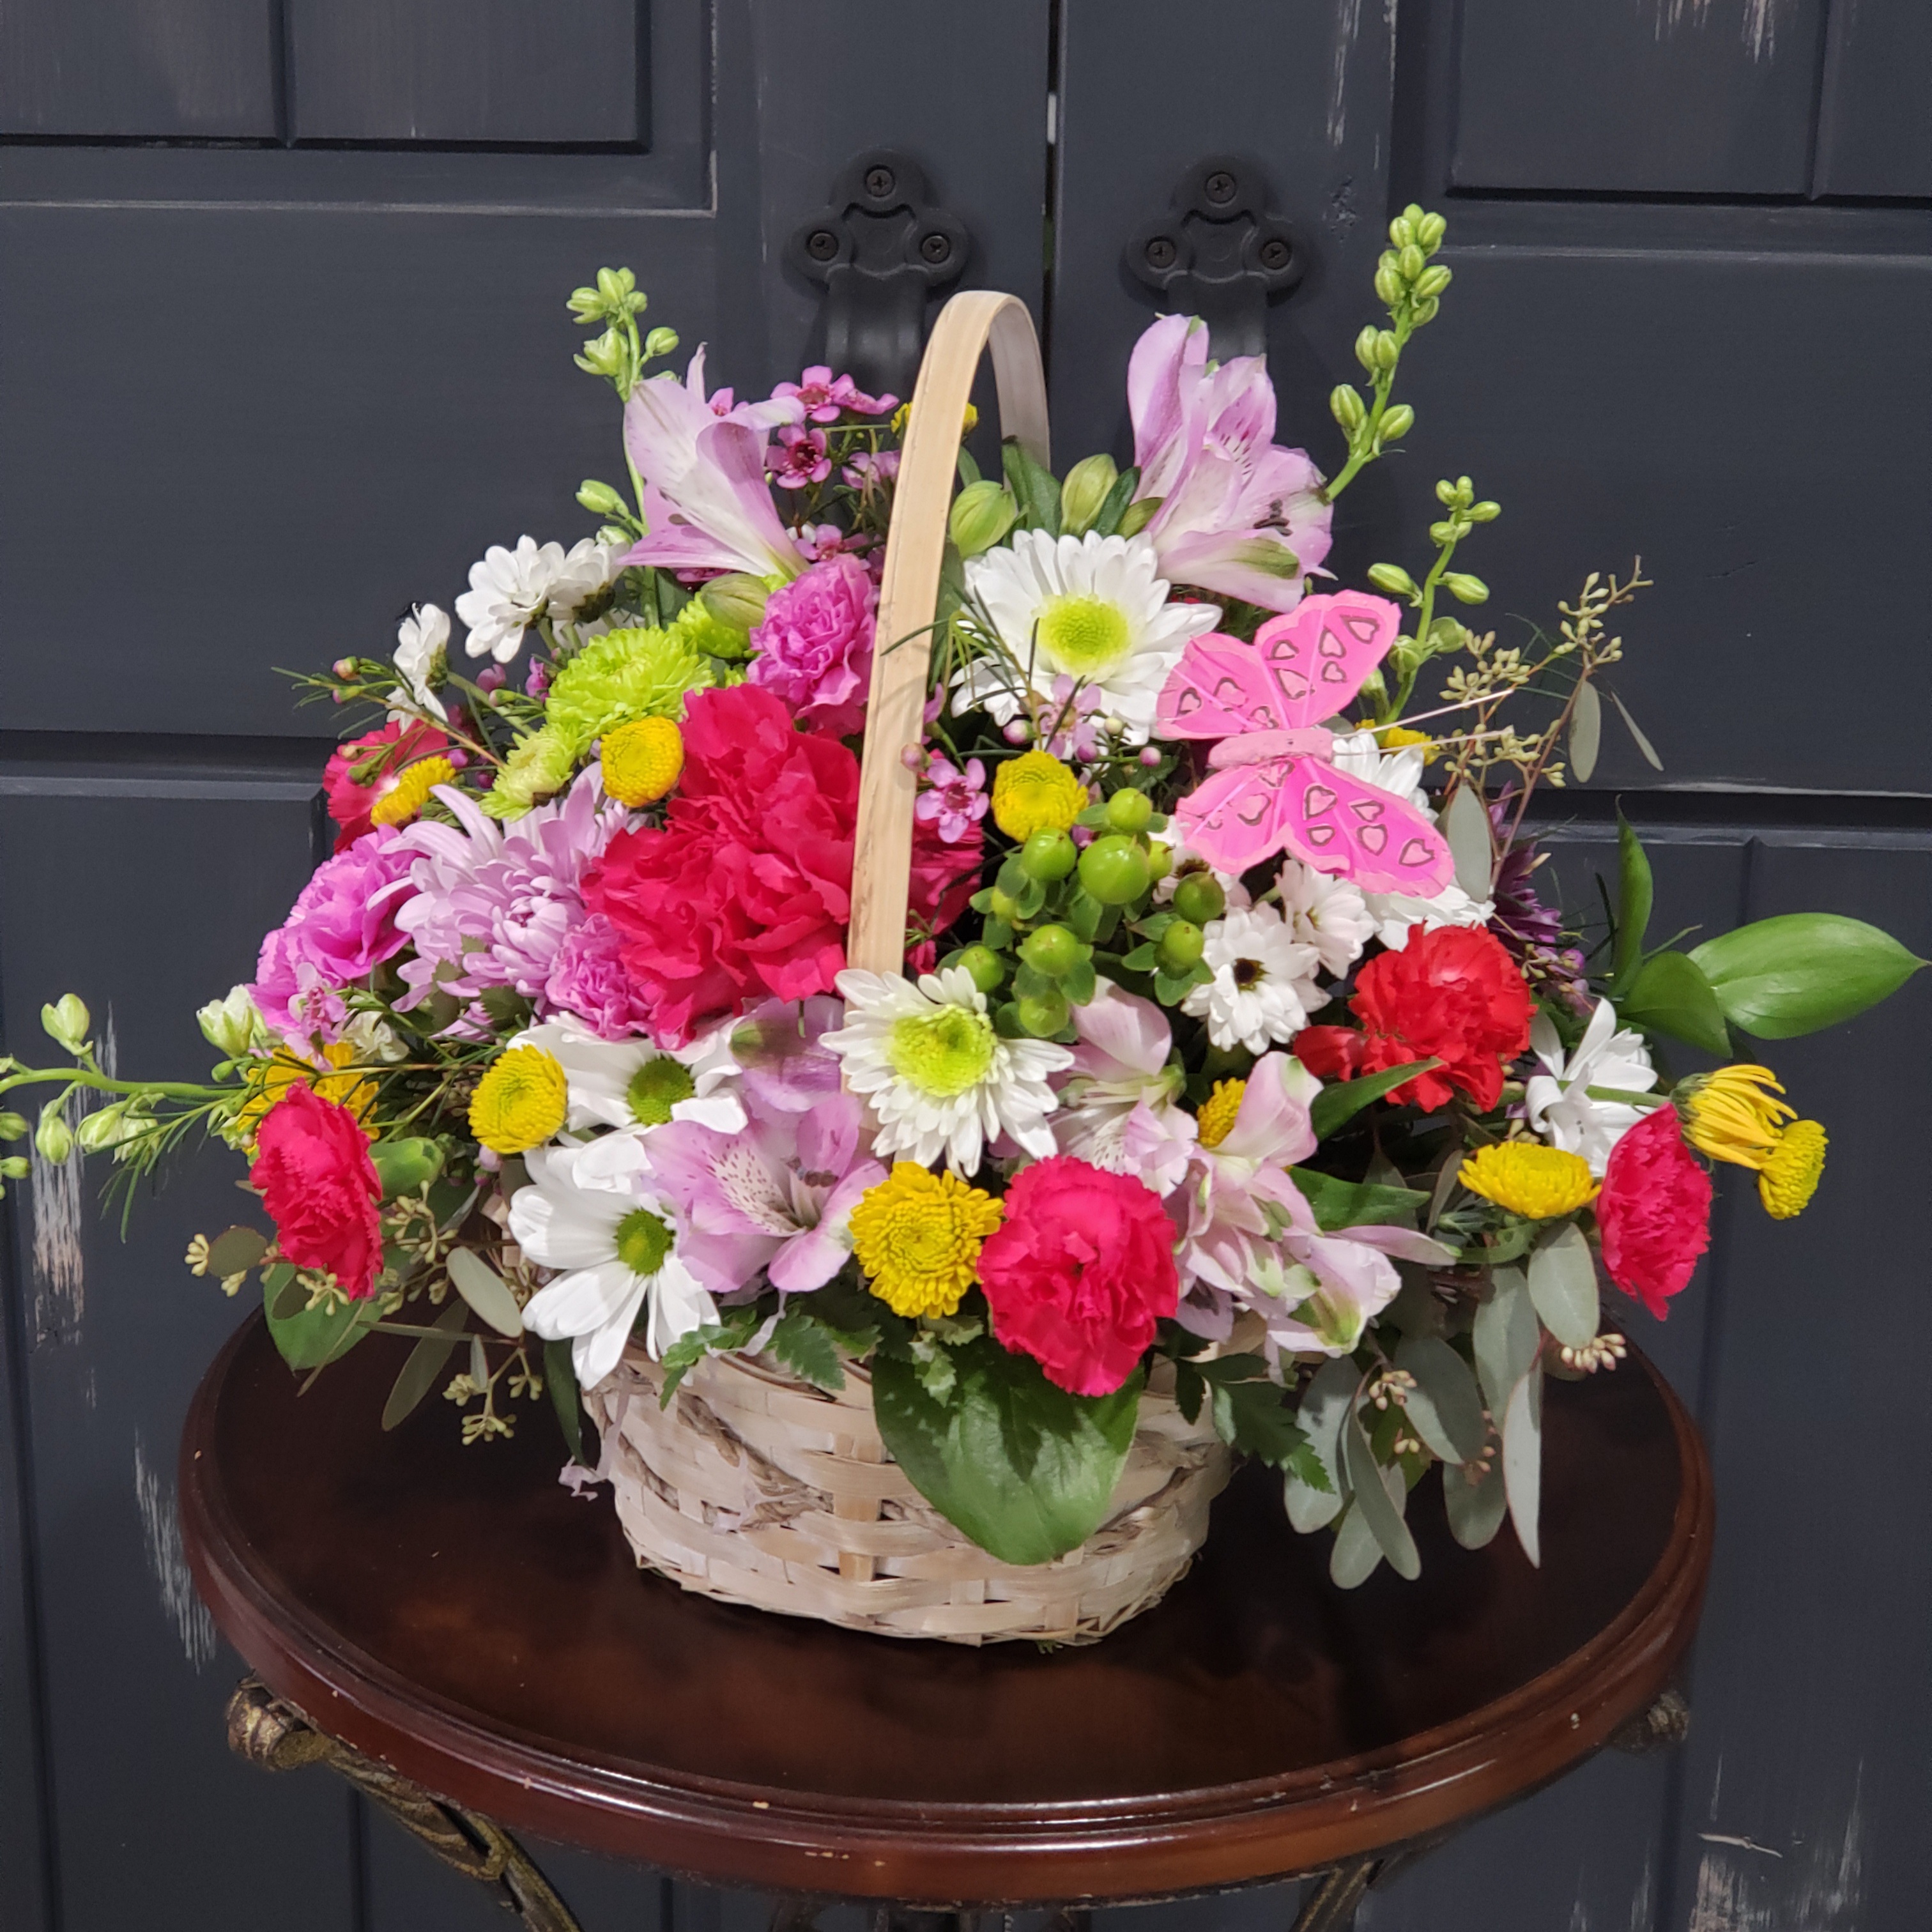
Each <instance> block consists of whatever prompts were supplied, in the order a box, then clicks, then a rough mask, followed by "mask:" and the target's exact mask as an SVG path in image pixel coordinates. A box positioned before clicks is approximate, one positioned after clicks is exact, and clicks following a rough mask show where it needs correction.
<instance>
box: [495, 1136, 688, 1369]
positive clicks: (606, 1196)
mask: <svg viewBox="0 0 1932 1932" xmlns="http://www.w3.org/2000/svg"><path fill="white" fill-rule="evenodd" d="M523 1158H524V1160H525V1163H526V1166H527V1167H528V1169H529V1177H530V1185H529V1187H520V1188H518V1189H517V1191H516V1193H514V1195H512V1196H511V1198H510V1232H511V1235H513V1236H514V1238H515V1239H516V1243H517V1247H520V1249H522V1250H523V1254H524V1256H525V1257H526V1259H528V1260H530V1261H532V1262H535V1264H536V1265H537V1266H538V1267H539V1268H554V1269H556V1270H557V1271H559V1272H558V1278H557V1279H556V1280H554V1281H552V1282H549V1283H546V1284H545V1285H544V1286H543V1287H542V1288H541V1289H538V1291H537V1292H536V1293H535V1295H532V1297H531V1298H530V1299H529V1301H528V1302H527V1303H526V1304H524V1307H523V1326H524V1327H525V1328H527V1329H528V1330H529V1331H530V1332H531V1334H533V1335H541V1336H542V1337H544V1340H546V1341H551V1342H559V1341H564V1340H568V1342H569V1343H570V1345H571V1349H570V1359H571V1366H572V1367H574V1369H575V1370H576V1372H577V1383H578V1385H579V1386H580V1388H595V1387H596V1385H598V1383H599V1382H601V1381H602V1380H603V1379H604V1377H605V1376H607V1375H608V1374H609V1373H610V1371H611V1370H613V1369H614V1368H615V1367H616V1366H617V1362H618V1358H619V1357H620V1356H621V1355H622V1354H623V1352H624V1344H625V1343H626V1342H628V1340H630V1338H631V1330H632V1328H634V1327H635V1326H636V1325H637V1317H638V1316H639V1314H640V1313H643V1312H644V1309H645V1304H646V1302H648V1303H649V1316H648V1320H647V1322H646V1329H645V1342H644V1346H646V1348H647V1349H649V1351H650V1352H651V1354H652V1356H653V1357H654V1358H658V1359H661V1358H662V1357H663V1355H664V1351H665V1349H667V1348H669V1347H670V1345H671V1344H672V1343H673V1342H675V1341H676V1340H677V1339H678V1338H679V1337H680V1336H682V1335H685V1334H689V1333H690V1331H691V1330H692V1329H694V1328H699V1327H701V1326H702V1325H703V1324H705V1323H706V1322H715V1321H716V1320H717V1319H718V1307H717V1304H716V1303H715V1302H714V1301H712V1299H711V1298H710V1296H709V1295H707V1294H706V1292H704V1290H703V1288H702V1287H701V1286H700V1285H699V1283H698V1280H697V1277H696V1276H695V1275H694V1274H692V1273H691V1271H690V1270H689V1269H688V1268H686V1267H685V1265H684V1263H683V1262H681V1261H680V1260H679V1259H678V1257H677V1255H676V1251H675V1250H676V1215H675V1214H674V1213H673V1210H672V1208H671V1207H670V1205H669V1203H668V1202H666V1201H665V1199H664V1197H663V1196H661V1194H660V1193H658V1190H657V1187H656V1186H655V1184H654V1182H653V1181H652V1179H651V1176H650V1172H649V1169H648V1168H647V1166H646V1165H645V1156H644V1151H643V1143H642V1142H641V1141H640V1139H638V1137H637V1136H636V1135H635V1134H607V1135H605V1136H604V1137H603V1138H602V1139H600V1140H594V1141H592V1142H589V1145H586V1146H584V1147H580V1148H560V1147H553V1148H536V1149H535V1150H534V1151H532V1152H531V1153H529V1154H526V1155H525V1156H524V1157H523Z"/></svg>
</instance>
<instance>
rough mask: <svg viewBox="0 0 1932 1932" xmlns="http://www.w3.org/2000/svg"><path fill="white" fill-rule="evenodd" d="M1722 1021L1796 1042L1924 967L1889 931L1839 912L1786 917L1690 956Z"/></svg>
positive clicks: (1870, 1003)
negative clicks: (1799, 1037) (1844, 915)
mask: <svg viewBox="0 0 1932 1932" xmlns="http://www.w3.org/2000/svg"><path fill="white" fill-rule="evenodd" d="M1691 959H1692V960H1693V961H1694V962H1695V963H1696V964H1697V966H1698V967H1699V968H1700V969H1701V970H1702V971H1703V974H1704V977H1705V978H1706V980H1709V983H1710V986H1711V990H1712V994H1713V995H1714V996H1715V998H1716V1001H1717V1003H1718V1006H1719V1007H1721V1009H1722V1010H1723V1012H1724V1016H1725V1018H1726V1019H1729V1020H1730V1022H1732V1023H1733V1025H1736V1026H1738V1027H1740V1028H1742V1029H1743V1030H1744V1031H1745V1032H1746V1033H1748V1034H1755V1035H1756V1036H1757V1038H1759V1039H1760V1040H1795V1039H1796V1038H1797V1037H1798V1036H1799V1034H1808V1033H1816V1032H1817V1031H1818V1030H1819V1029H1820V1028H1821V1027H1829V1026H1836V1025H1838V1023H1839V1022H1841V1020H1848V1019H1852V1018H1854V1017H1855V1016H1856V1015H1858V1014H1859V1013H1863V1012H1864V1010H1866V1008H1867V1007H1875V1006H1876V1005H1877V1004H1878V1003H1879V1001H1881V1000H1884V999H1888V998H1891V995H1893V994H1894V993H1895V992H1897V991H1898V989H1899V988H1900V987H1901V986H1903V985H1904V984H1905V983H1906V980H1909V979H1910V978H1911V977H1912V974H1915V973H1916V972H1917V971H1918V969H1919V968H1921V966H1923V965H1925V964H1926V962H1925V961H1924V960H1923V959H1919V958H1918V957H1917V956H1916V955H1915V954H1913V953H1909V952H1908V951H1906V949H1905V948H1904V947H1903V946H1901V945H1900V944H1899V943H1898V941H1897V940H1895V939H1894V938H1892V936H1891V934H1890V933H1888V932H1882V931H1881V930H1880V929H1879V928H1878V927H1877V926H1867V924H1866V923H1865V922H1864V920H1863V919H1845V918H1843V917H1841V916H1839V915H1838V913H1828V912H1794V913H1780V914H1779V915H1778V916H1777V917H1776V918H1775V919H1756V920H1754V921H1753V922H1752V923H1751V924H1750V925H1749V926H1739V927H1738V929H1736V931H1735V932H1726V933H1721V934H1720V935H1718V937H1717V938H1715V939H1707V940H1706V941H1705V942H1704V944H1703V945H1702V946H1700V947H1697V949H1696V950H1695V951H1694V952H1693V953H1691Z"/></svg>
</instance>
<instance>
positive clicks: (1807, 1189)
mask: <svg viewBox="0 0 1932 1932" xmlns="http://www.w3.org/2000/svg"><path fill="white" fill-rule="evenodd" d="M1826 1145H1828V1143H1827V1141H1826V1134H1825V1130H1824V1129H1823V1127H1820V1125H1819V1124H1818V1123H1817V1121H1793V1122H1792V1124H1790V1127H1787V1128H1786V1129H1785V1130H1784V1132H1783V1133H1781V1134H1780V1135H1779V1136H1778V1145H1776V1146H1775V1148H1772V1151H1771V1152H1770V1154H1769V1155H1767V1156H1766V1158H1765V1161H1764V1164H1763V1166H1761V1167H1760V1168H1759V1169H1758V1171H1757V1192H1758V1199H1760V1201H1762V1202H1763V1203H1764V1211H1765V1212H1766V1214H1769V1215H1770V1216H1772V1217H1773V1218H1774V1219H1775V1220H1780V1221H1788V1220H1790V1219H1791V1217H1792V1216H1793V1215H1794V1214H1803V1213H1804V1211H1805V1208H1806V1206H1807V1205H1808V1203H1809V1202H1810V1201H1811V1197H1812V1196H1813V1195H1814V1194H1815V1193H1817V1191H1818V1178H1819V1176H1820V1175H1822V1174H1823V1172H1825V1149H1826Z"/></svg>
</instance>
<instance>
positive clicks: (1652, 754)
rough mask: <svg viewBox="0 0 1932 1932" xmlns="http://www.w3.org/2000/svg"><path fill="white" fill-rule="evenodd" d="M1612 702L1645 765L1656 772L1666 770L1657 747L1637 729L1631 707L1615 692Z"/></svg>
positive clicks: (1611, 696) (1611, 697)
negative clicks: (1640, 753)
mask: <svg viewBox="0 0 1932 1932" xmlns="http://www.w3.org/2000/svg"><path fill="white" fill-rule="evenodd" d="M1610 702H1611V703H1613V704H1614V705H1615V706H1616V707H1617V715H1618V716H1619V718H1622V720H1623V721H1624V729H1625V730H1626V731H1628V733H1630V734H1631V740H1632V742H1634V744H1635V745H1636V746H1637V749H1638V750H1639V751H1641V752H1642V753H1643V760H1644V763H1646V764H1647V765H1648V766H1649V767H1650V768H1651V769H1652V771H1654V772H1661V771H1662V770H1663V769H1664V760H1662V759H1661V758H1660V757H1658V755H1657V747H1656V746H1655V745H1653V744H1652V742H1650V740H1649V739H1648V738H1646V736H1644V735H1643V733H1642V732H1641V731H1640V730H1638V729H1637V720H1636V719H1635V718H1633V717H1632V716H1631V715H1630V706H1628V705H1627V704H1626V703H1625V702H1624V701H1623V700H1622V698H1621V697H1619V696H1618V695H1617V694H1616V692H1615V691H1612V692H1611V693H1610Z"/></svg>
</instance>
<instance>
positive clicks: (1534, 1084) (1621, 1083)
mask: <svg viewBox="0 0 1932 1932" xmlns="http://www.w3.org/2000/svg"><path fill="white" fill-rule="evenodd" d="M1529 1044H1530V1048H1531V1050H1532V1052H1534V1053H1535V1055H1536V1057H1537V1058H1538V1060H1539V1061H1541V1062H1542V1064H1543V1070H1542V1072H1541V1073H1532V1075H1531V1076H1529V1079H1528V1080H1527V1081H1526V1082H1525V1083H1524V1085H1523V1111H1524V1112H1526V1114H1527V1115H1529V1125H1530V1130H1531V1132H1532V1133H1538V1134H1541V1136H1543V1138H1544V1139H1545V1140H1547V1141H1548V1142H1550V1145H1551V1146H1553V1147H1559V1148H1562V1149H1563V1151H1565V1153H1566V1154H1581V1155H1582V1156H1583V1158H1584V1160H1586V1161H1588V1162H1589V1164H1590V1172H1592V1174H1595V1175H1601V1174H1602V1173H1603V1172H1604V1168H1605V1166H1607V1164H1608V1163H1609V1160H1610V1150H1611V1149H1612V1148H1614V1147H1615V1146H1616V1144H1617V1143H1618V1142H1619V1141H1620V1140H1622V1139H1623V1137H1624V1136H1625V1134H1627V1133H1629V1131H1630V1130H1631V1128H1632V1127H1635V1126H1636V1125H1637V1122H1638V1121H1640V1120H1642V1119H1643V1115H1644V1110H1643V1109H1641V1108H1639V1107H1634V1106H1630V1105H1628V1103H1625V1102H1624V1101H1622V1100H1594V1099H1592V1097H1591V1094H1590V1089H1591V1088H1593V1087H1594V1088H1597V1089H1598V1091H1600V1092H1601V1091H1604V1090H1605V1089H1613V1090H1614V1091H1616V1092H1619V1093H1623V1094H1648V1093H1649V1092H1650V1091H1651V1090H1652V1088H1654V1087H1655V1086H1656V1085H1657V1070H1656V1068H1655V1067H1652V1065H1651V1064H1650V1049H1649V1048H1648V1047H1647V1046H1645V1045H1644V1043H1643V1034H1640V1033H1636V1032H1632V1031H1628V1030H1626V1031H1622V1032H1620V1031H1618V1028H1617V1010H1616V1007H1613V1006H1612V1005H1611V1004H1610V1001H1608V1000H1599V1001H1598V1002H1597V1010H1596V1011H1595V1013H1592V1015H1591V1016H1590V1024H1589V1025H1588V1026H1586V1028H1584V1029H1583V1038H1582V1039H1581V1040H1579V1041H1578V1042H1577V1050H1576V1052H1574V1053H1572V1054H1570V1055H1567V1056H1566V1055H1565V1053H1564V1051H1563V1042H1562V1039H1561V1038H1560V1037H1559V1035H1558V1034H1557V1031H1556V1028H1555V1027H1554V1026H1553V1025H1551V1024H1550V1018H1549V1016H1548V1015H1547V1014H1545V1013H1538V1015H1537V1016H1536V1018H1535V1019H1534V1020H1532V1022H1530V1028H1529Z"/></svg>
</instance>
